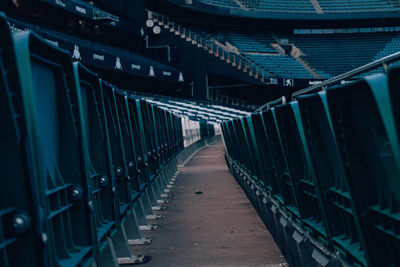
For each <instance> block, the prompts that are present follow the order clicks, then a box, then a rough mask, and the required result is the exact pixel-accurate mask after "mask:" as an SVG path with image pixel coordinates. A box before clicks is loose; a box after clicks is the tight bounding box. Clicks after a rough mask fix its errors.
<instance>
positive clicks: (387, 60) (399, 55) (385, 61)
mask: <svg viewBox="0 0 400 267" xmlns="http://www.w3.org/2000/svg"><path fill="white" fill-rule="evenodd" d="M399 60H400V52H396V53H394V54H391V55H388V56H385V57H383V58H380V59H378V60H375V61H373V62H370V63H368V64H365V65H363V66H361V67H358V68H356V69H353V70H351V71H348V72H345V73H343V74H340V75H338V76H335V77H332V78H330V79H327V80H325V81H323V82H321V83H319V84H315V85H312V86H310V87H307V88H304V89H301V90H299V91H296V92H294V93H292V97H291V100H296V98H297V97H298V96H299V95H304V94H309V93H314V92H318V91H322V90H326V89H327V88H328V87H329V86H332V85H336V84H338V83H340V82H341V81H343V80H346V79H349V78H352V77H354V76H357V75H359V74H362V73H365V72H368V71H371V70H373V69H377V68H379V67H383V69H384V70H386V69H387V67H388V66H389V65H390V64H392V63H393V62H396V61H399ZM283 99H284V96H282V97H280V98H278V99H275V100H273V101H270V102H268V103H265V104H264V105H262V106H260V107H259V108H258V109H256V110H255V112H260V111H263V110H266V109H269V108H271V106H273V105H275V104H276V103H279V104H284V102H283ZM285 101H286V99H285Z"/></svg>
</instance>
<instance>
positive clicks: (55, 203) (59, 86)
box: [14, 32, 94, 266]
mask: <svg viewBox="0 0 400 267" xmlns="http://www.w3.org/2000/svg"><path fill="white" fill-rule="evenodd" d="M14 37H15V51H16V55H17V62H18V74H19V79H20V83H21V91H22V92H24V97H23V99H22V103H21V105H23V106H24V108H25V110H26V113H28V114H30V115H29V116H30V121H29V124H27V125H26V126H25V127H26V129H27V134H28V135H29V136H30V137H29V139H30V140H31V141H30V142H29V143H28V144H27V149H28V151H31V153H32V159H31V160H32V163H31V164H32V168H34V169H35V171H34V172H33V173H35V172H37V176H32V177H31V179H32V180H33V181H32V183H35V184H36V185H37V188H36V193H37V194H38V196H37V199H38V207H37V208H38V211H37V212H38V215H37V216H40V220H41V222H42V227H43V228H42V229H43V230H42V231H43V233H42V236H43V238H42V239H44V240H45V241H46V245H45V246H44V254H43V258H44V259H43V261H44V262H45V263H44V264H46V265H48V266H57V265H58V266H71V265H78V264H83V265H86V264H90V263H91V262H92V261H93V259H94V258H93V256H94V251H93V236H92V234H93V232H92V231H91V229H92V225H91V221H90V216H89V215H90V213H91V210H90V207H89V205H87V203H89V201H90V199H89V195H88V183H87V180H86V179H87V177H86V175H85V171H84V168H83V162H82V161H81V149H82V147H81V145H80V142H79V135H78V132H77V130H76V125H75V117H74V110H73V107H72V106H71V101H70V97H69V91H70V90H75V88H74V87H75V86H76V84H75V80H74V72H73V68H72V62H71V60H70V57H69V55H68V53H66V52H65V51H62V50H60V49H58V48H56V47H54V46H52V45H50V44H49V43H48V42H46V41H45V40H43V39H41V38H39V37H38V36H37V35H35V34H33V33H31V32H23V33H18V34H16V35H15V36H14Z"/></svg>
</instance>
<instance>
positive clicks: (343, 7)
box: [199, 0, 400, 14]
mask: <svg viewBox="0 0 400 267" xmlns="http://www.w3.org/2000/svg"><path fill="white" fill-rule="evenodd" d="M199 1H200V2H202V3H205V4H209V5H215V6H222V7H226V8H235V9H238V8H240V9H244V10H254V11H265V12H274V13H314V14H316V13H317V11H316V8H315V7H314V5H313V4H312V1H309V0H292V1H286V0H272V1H271V0H240V2H241V5H238V4H237V2H236V1H234V0H199ZM315 3H316V4H318V6H319V8H320V9H321V11H319V12H322V13H360V12H393V11H399V10H400V5H399V3H398V2H396V1H386V0H315Z"/></svg>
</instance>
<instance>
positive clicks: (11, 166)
mask: <svg viewBox="0 0 400 267" xmlns="http://www.w3.org/2000/svg"><path fill="white" fill-rule="evenodd" d="M0 35H1V36H2V40H1V42H0V119H1V121H2V124H3V126H2V130H1V131H0V151H2V153H1V160H0V167H1V169H2V170H3V173H2V178H3V179H2V185H1V186H0V265H1V266H5V267H11V266H24V265H25V263H26V262H29V263H30V264H31V266H42V265H43V264H44V258H43V245H44V244H43V240H42V241H40V239H38V236H40V235H41V234H42V233H44V229H43V227H44V223H45V222H44V218H43V216H39V214H38V212H39V210H40V207H41V204H40V203H41V202H40V199H39V198H38V194H37V189H38V186H39V184H38V181H39V180H40V179H39V178H38V176H39V175H38V173H37V170H36V168H34V165H33V162H32V160H31V159H32V158H33V155H32V154H31V153H32V151H30V149H29V144H31V143H33V142H34V140H33V138H32V137H33V136H32V134H29V133H30V131H31V127H28V125H29V124H31V123H32V120H31V117H30V115H29V114H30V113H29V112H28V113H27V110H26V108H25V106H24V104H23V98H24V96H25V94H24V92H23V91H22V90H21V86H20V83H19V77H18V75H17V62H16V58H15V51H14V41H13V38H12V36H11V33H10V31H9V28H8V25H7V23H6V22H5V20H4V19H3V14H1V16H0ZM4 152H6V153H4ZM43 237H45V238H46V236H44V235H43ZM21 255H23V257H21Z"/></svg>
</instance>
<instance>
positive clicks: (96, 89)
mask: <svg viewBox="0 0 400 267" xmlns="http://www.w3.org/2000/svg"><path fill="white" fill-rule="evenodd" d="M0 35H1V36H2V38H1V41H0V121H1V123H2V127H1V130H0V152H1V153H0V158H1V160H0V169H1V170H2V171H3V174H2V175H1V178H0V180H1V186H0V266H4V267H18V266H21V267H22V266H27V265H29V266H38V267H42V266H107V267H109V266H119V264H136V263H141V262H143V261H146V259H147V258H146V257H144V256H143V255H133V254H132V250H131V248H130V245H139V244H149V243H150V242H151V239H148V238H143V237H142V235H141V231H144V230H154V229H155V228H156V227H157V225H156V224H150V223H149V221H148V220H150V219H160V218H161V216H160V215H157V214H155V213H154V211H155V210H160V209H162V208H163V207H162V206H161V205H160V204H162V203H165V201H166V200H164V199H163V198H165V197H169V196H170V195H169V194H168V193H169V192H170V191H171V189H170V188H171V187H172V185H171V183H172V182H173V181H174V180H175V178H176V176H177V175H178V171H177V162H176V156H177V155H178V153H179V152H180V151H182V149H183V136H182V133H183V131H185V129H183V128H182V123H181V118H179V117H177V116H175V115H173V114H172V113H171V112H168V111H166V110H163V109H160V108H158V107H156V106H155V105H152V104H150V103H149V102H147V101H145V100H143V99H139V98H135V97H133V95H131V94H129V93H127V92H125V91H123V90H120V89H118V88H117V87H115V86H113V85H111V84H109V83H108V82H107V81H104V80H102V79H100V78H99V77H98V75H97V74H96V73H93V72H91V71H90V70H89V69H87V68H86V67H85V66H83V65H82V64H81V63H77V62H75V63H72V61H71V57H70V55H69V54H68V53H67V52H66V51H64V50H61V49H59V48H57V47H55V46H53V45H52V44H50V43H49V42H47V41H46V40H44V39H41V38H40V37H39V36H37V35H36V34H34V33H32V32H21V33H16V34H13V35H12V34H11V33H10V30H9V27H8V24H7V23H6V22H5V20H4V19H3V18H2V17H1V18H0Z"/></svg>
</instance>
